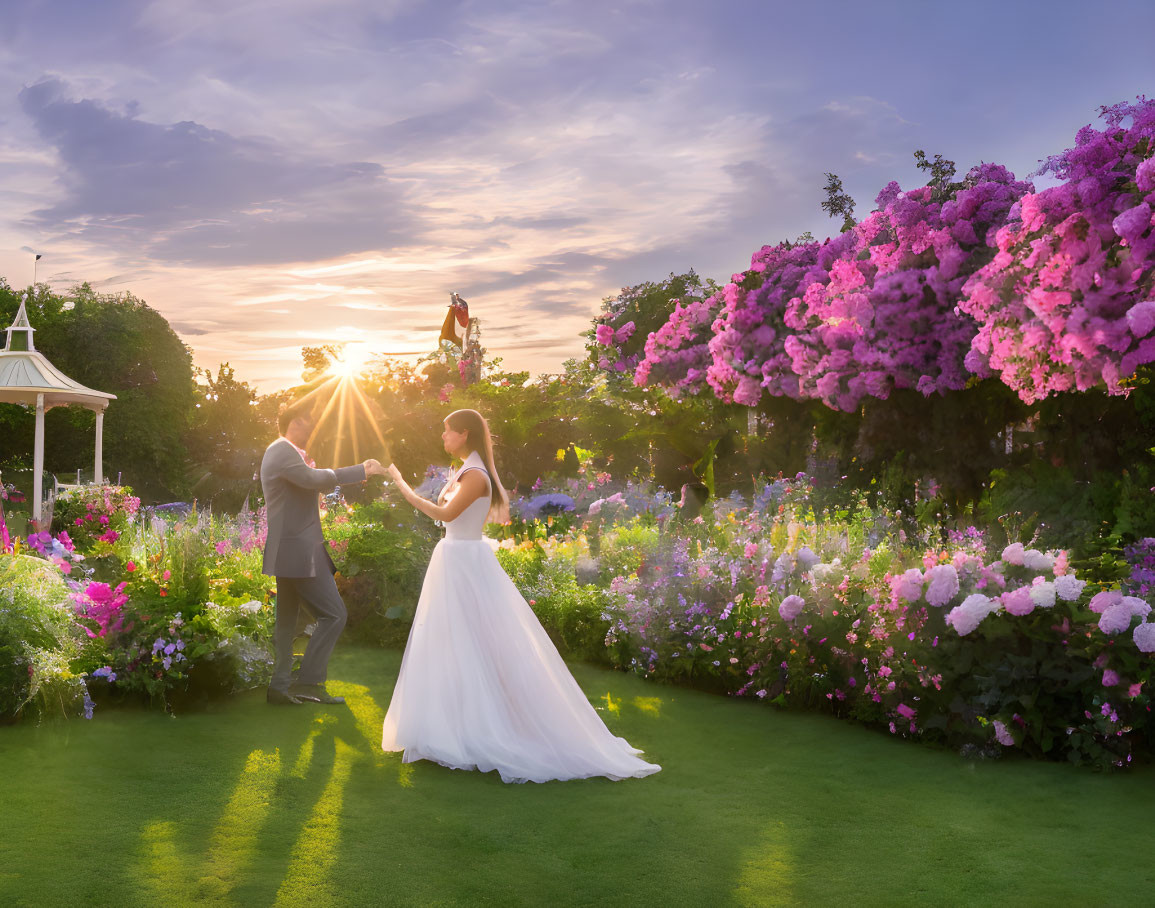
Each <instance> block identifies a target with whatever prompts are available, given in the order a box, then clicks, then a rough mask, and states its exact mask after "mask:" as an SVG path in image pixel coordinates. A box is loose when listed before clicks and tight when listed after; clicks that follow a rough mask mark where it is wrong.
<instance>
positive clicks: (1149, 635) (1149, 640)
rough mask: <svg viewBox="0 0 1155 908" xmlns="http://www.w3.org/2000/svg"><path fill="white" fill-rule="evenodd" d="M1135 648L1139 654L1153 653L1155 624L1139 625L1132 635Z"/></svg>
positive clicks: (1154, 649)
mask: <svg viewBox="0 0 1155 908" xmlns="http://www.w3.org/2000/svg"><path fill="white" fill-rule="evenodd" d="M1132 639H1134V641H1135V648H1136V649H1137V650H1139V652H1141V653H1155V624H1148V623H1144V624H1140V625H1139V626H1138V627H1137V628H1135V632H1134V634H1133V635H1132Z"/></svg>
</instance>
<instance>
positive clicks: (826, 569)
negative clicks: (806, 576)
mask: <svg viewBox="0 0 1155 908" xmlns="http://www.w3.org/2000/svg"><path fill="white" fill-rule="evenodd" d="M813 574H814V580H815V582H817V583H825V582H826V581H827V580H830V579H831V578H833V577H838V576H841V575H842V574H843V570H842V559H841V558H835V559H834V560H833V561H831V562H830V564H816V565H814V568H813Z"/></svg>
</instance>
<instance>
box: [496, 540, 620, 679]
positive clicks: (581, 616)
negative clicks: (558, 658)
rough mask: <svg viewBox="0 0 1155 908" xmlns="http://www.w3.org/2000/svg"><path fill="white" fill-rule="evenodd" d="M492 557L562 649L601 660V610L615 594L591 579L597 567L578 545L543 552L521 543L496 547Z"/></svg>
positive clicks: (564, 652) (577, 656)
mask: <svg viewBox="0 0 1155 908" xmlns="http://www.w3.org/2000/svg"><path fill="white" fill-rule="evenodd" d="M497 557H498V561H500V562H501V566H502V568H504V569H505V571H506V573H508V574H509V576H510V578H511V579H512V580H513V581H514V584H515V585H516V586H517V588H518V590H519V591H520V592H521V594H522V595H523V596H525V598H526V599H527V601H528V602H529V604H530V606H531V607H532V608H533V610H534V612H535V613H536V614H537V617H538V619H539V620H540V621H541V623H542V626H543V627H544V628H545V629H546V631H547V632H548V633H549V635H550V638H551V639H552V640H553V642H554V645H556V646H557V648H558V650H559V651H560V652H561V653H562V655H564V656H566V657H567V658H573V659H584V660H586V661H590V662H605V661H606V660H607V654H606V644H605V640H606V630H607V629H608V627H609V622H608V621H607V620H606V617H605V611H606V607H607V606H608V605H609V604H610V603H611V602H613V601H614V600H615V599H616V596H615V595H614V594H613V593H611V592H610V591H608V590H606V589H604V588H603V587H601V586H599V585H597V584H596V583H595V581H596V580H597V568H596V567H595V566H594V565H593V563H592V562H591V560H590V558H589V555H588V554H586V553H585V552H583V551H582V549H581V547H580V546H578V545H563V546H558V547H555V548H553V549H551V551H550V552H549V554H548V555H547V554H546V552H545V550H544V549H543V548H542V547H541V546H540V545H536V544H523V545H521V546H518V547H516V548H512V549H499V550H498V553H497ZM579 575H580V579H579ZM583 580H584V581H585V582H584V583H583V582H582V581H583Z"/></svg>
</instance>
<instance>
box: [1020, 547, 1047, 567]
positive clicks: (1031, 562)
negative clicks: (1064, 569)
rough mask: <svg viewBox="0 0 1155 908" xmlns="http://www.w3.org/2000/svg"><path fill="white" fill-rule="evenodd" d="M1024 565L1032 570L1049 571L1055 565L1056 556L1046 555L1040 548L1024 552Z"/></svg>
mask: <svg viewBox="0 0 1155 908" xmlns="http://www.w3.org/2000/svg"><path fill="white" fill-rule="evenodd" d="M1022 565H1023V567H1025V568H1028V569H1029V570H1032V571H1049V570H1050V569H1051V568H1053V567H1054V566H1055V556H1054V555H1046V554H1044V553H1043V552H1040V551H1039V550H1038V549H1027V550H1026V551H1025V552H1023V560H1022Z"/></svg>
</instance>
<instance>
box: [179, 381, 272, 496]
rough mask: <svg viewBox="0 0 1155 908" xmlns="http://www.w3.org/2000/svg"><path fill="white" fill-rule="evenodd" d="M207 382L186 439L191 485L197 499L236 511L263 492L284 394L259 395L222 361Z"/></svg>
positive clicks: (200, 390) (199, 391) (201, 386)
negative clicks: (264, 462)
mask: <svg viewBox="0 0 1155 908" xmlns="http://www.w3.org/2000/svg"><path fill="white" fill-rule="evenodd" d="M197 372H198V377H200V378H201V379H202V380H203V383H199V384H198V385H197V388H196V394H197V403H196V404H195V408H194V414H193V417H192V421H191V425H190V427H189V435H188V445H187V447H188V452H189V461H190V465H191V468H190V474H189V483H190V490H191V492H192V494H193V495H194V496H196V497H197V498H198V499H200V500H202V501H208V502H211V503H212V504H213V505H214V506H215V507H217V508H225V509H228V510H235V509H237V508H239V507H240V506H241V505H242V503H243V502H244V501H245V500H246V499H252V500H255V498H256V497H257V496H259V494H260V481H259V477H258V475H257V473H258V471H259V469H260V463H261V456H262V453H263V452H264V449H265V447H266V445H268V443H269V441H270V440H271V439H272V438H274V437H276V434H277V408H278V406H279V405H280V395H273V396H269V397H261V396H259V395H258V394H257V392H256V390H254V389H253V388H252V387H250V386H249V384H248V383H247V382H243V381H239V380H238V379H237V377H236V372H235V370H234V369H233V368H232V367H231V366H230V365H229V364H228V363H222V364H221V366H220V367H219V368H218V369H217V374H216V375H215V376H214V375H213V373H212V372H211V370H209V369H203V370H197Z"/></svg>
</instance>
